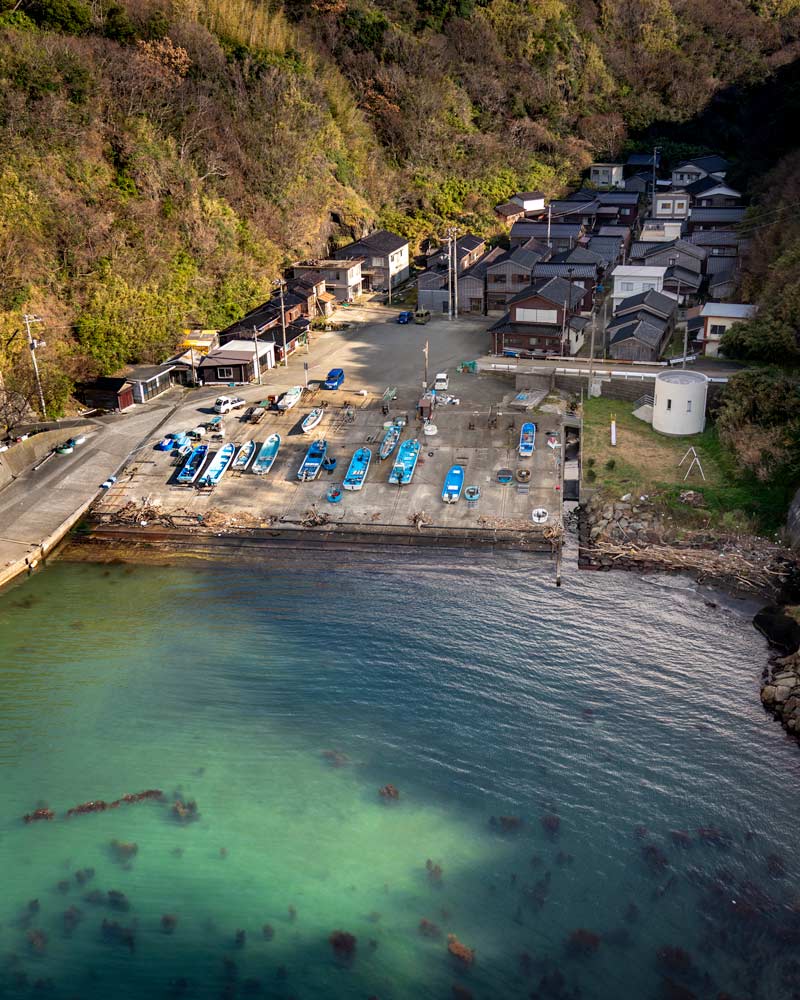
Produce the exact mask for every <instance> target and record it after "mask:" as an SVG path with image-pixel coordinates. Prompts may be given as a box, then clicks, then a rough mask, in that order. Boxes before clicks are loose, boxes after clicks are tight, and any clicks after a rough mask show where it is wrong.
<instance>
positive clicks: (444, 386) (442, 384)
mask: <svg viewBox="0 0 800 1000" xmlns="http://www.w3.org/2000/svg"><path fill="white" fill-rule="evenodd" d="M433 388H434V389H435V390H436V391H437V392H446V391H447V390H448V389H449V388H450V380H449V379H448V377H447V372H438V373H437V375H436V378H435V380H434V383H433Z"/></svg>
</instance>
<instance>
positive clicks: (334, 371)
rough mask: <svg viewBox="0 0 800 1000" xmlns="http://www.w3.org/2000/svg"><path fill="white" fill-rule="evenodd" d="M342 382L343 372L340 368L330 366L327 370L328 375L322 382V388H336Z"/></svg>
mask: <svg viewBox="0 0 800 1000" xmlns="http://www.w3.org/2000/svg"><path fill="white" fill-rule="evenodd" d="M342 382H344V372H343V371H342V369H341V368H331V370H330V371H329V372H328V377H327V378H326V379H325V381H324V382H323V383H322V388H323V389H338V388H339V386H340V385H341V384H342Z"/></svg>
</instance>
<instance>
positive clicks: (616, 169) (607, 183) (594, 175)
mask: <svg viewBox="0 0 800 1000" xmlns="http://www.w3.org/2000/svg"><path fill="white" fill-rule="evenodd" d="M624 170H625V167H624V165H623V164H622V163H593V164H592V165H591V166H590V167H589V183H590V184H594V186H595V187H598V188H622V187H624V186H625V181H624V180H623V177H622V175H623V172H624Z"/></svg>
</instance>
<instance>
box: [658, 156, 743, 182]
mask: <svg viewBox="0 0 800 1000" xmlns="http://www.w3.org/2000/svg"><path fill="white" fill-rule="evenodd" d="M729 169H730V163H728V161H727V160H726V159H724V158H723V157H721V156H716V155H713V154H712V155H710V156H695V157H693V158H692V159H691V160H683V162H682V163H679V164H678V165H677V166H676V167H675V169H674V170H673V171H672V186H673V187H676V188H680V187H685V186H686V185H687V184H694V182H695V181H701V180H702V179H703V178H704V177H709V176H713V177H716V178H717V180H724V178H725V174H726V173H727V172H728V170H729Z"/></svg>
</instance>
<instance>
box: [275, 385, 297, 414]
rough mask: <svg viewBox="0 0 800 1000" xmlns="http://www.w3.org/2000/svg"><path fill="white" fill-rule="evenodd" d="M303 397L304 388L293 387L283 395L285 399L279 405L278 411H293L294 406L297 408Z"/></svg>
mask: <svg viewBox="0 0 800 1000" xmlns="http://www.w3.org/2000/svg"><path fill="white" fill-rule="evenodd" d="M302 395H303V387H302V386H301V385H295V386H292V388H291V389H287V390H286V392H285V393H284V394H283V399H282V400H281V401H280V402H279V403H278V409H279V410H291V408H292V407H293V406H296V405H297V404H298V403H299V402H300V397H301V396H302Z"/></svg>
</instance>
